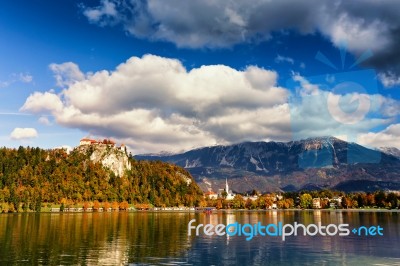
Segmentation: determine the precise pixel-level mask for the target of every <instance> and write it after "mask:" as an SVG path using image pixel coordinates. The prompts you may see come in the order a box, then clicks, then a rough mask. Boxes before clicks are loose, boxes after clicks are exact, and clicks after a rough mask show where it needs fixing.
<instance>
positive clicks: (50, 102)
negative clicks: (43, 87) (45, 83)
mask: <svg viewBox="0 0 400 266" xmlns="http://www.w3.org/2000/svg"><path fill="white" fill-rule="evenodd" d="M62 109H63V103H62V101H61V99H60V98H59V96H57V95H56V94H54V93H51V92H44V93H42V92H34V93H33V94H31V95H30V96H29V97H28V99H26V101H25V104H24V105H23V106H22V107H21V108H20V111H22V112H32V113H36V114H40V113H46V112H53V111H61V110H62Z"/></svg>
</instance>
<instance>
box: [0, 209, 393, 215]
mask: <svg viewBox="0 0 400 266" xmlns="http://www.w3.org/2000/svg"><path fill="white" fill-rule="evenodd" d="M286 211H289V212H386V213H388V212H393V213H398V212H400V210H398V209H392V210H388V209H273V210H247V209H220V210H212V211H211V212H208V213H206V214H212V213H244V212H265V213H268V212H286ZM27 213H28V214H40V213H57V214H69V213H205V212H204V211H202V210H126V211H64V212H61V211H43V212H8V213H3V212H2V213H0V215H1V214H27Z"/></svg>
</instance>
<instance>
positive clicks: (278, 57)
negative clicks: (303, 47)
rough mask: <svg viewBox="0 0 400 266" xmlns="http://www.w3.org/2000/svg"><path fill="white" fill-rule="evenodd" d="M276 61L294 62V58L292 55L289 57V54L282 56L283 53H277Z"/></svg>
mask: <svg viewBox="0 0 400 266" xmlns="http://www.w3.org/2000/svg"><path fill="white" fill-rule="evenodd" d="M275 62H276V63H284V62H286V63H289V64H292V65H293V64H294V59H293V58H291V57H287V56H282V55H279V54H278V55H277V56H276V57H275Z"/></svg>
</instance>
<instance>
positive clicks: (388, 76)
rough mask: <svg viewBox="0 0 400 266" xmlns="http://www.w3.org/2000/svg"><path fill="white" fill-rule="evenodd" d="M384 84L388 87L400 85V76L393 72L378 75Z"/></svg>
mask: <svg viewBox="0 0 400 266" xmlns="http://www.w3.org/2000/svg"><path fill="white" fill-rule="evenodd" d="M378 77H379V79H380V81H381V82H382V84H383V86H385V87H387V88H391V87H395V86H399V85H400V76H397V75H396V74H394V73H393V72H388V73H380V74H379V75H378Z"/></svg>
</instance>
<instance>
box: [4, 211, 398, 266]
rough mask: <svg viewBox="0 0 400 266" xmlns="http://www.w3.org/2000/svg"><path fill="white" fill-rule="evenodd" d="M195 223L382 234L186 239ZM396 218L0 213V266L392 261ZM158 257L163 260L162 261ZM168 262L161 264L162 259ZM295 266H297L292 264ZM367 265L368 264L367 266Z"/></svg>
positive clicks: (342, 214) (271, 213)
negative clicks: (333, 227) (366, 229)
mask: <svg viewBox="0 0 400 266" xmlns="http://www.w3.org/2000/svg"><path fill="white" fill-rule="evenodd" d="M191 219H196V223H195V224H200V223H203V224H207V223H211V224H214V225H215V224H218V223H222V224H229V223H234V222H236V221H237V222H239V223H242V224H243V223H256V222H261V223H262V224H264V225H266V224H269V223H275V224H276V223H278V222H282V223H291V224H293V223H294V222H295V221H297V222H298V223H303V224H308V223H316V222H319V221H320V222H321V223H322V224H324V225H326V224H330V223H333V224H339V223H349V224H350V226H360V225H365V226H371V225H378V224H379V225H380V226H382V227H383V228H384V230H385V231H384V232H385V235H384V236H383V237H377V238H368V237H361V238H360V237H358V238H357V237H356V236H353V235H350V236H348V237H321V236H318V237H310V236H299V237H293V236H292V237H288V238H287V239H286V241H285V242H283V241H282V240H281V239H280V238H279V237H259V236H257V237H254V238H253V239H252V240H251V241H246V240H245V237H243V236H242V237H237V236H233V237H230V238H229V239H228V238H227V237H226V236H225V237H218V236H204V235H203V234H201V236H198V237H196V236H194V235H192V236H188V235H187V225H188V222H189V221H190V220H191ZM399 224H400V213H390V212H389V213H387V212H358V211H343V212H342V211H335V212H328V211H319V212H313V211H267V212H265V211H260V212H258V211H257V212H256V211H243V212H230V211H229V212H217V213H213V214H211V215H206V214H203V213H196V214H193V213H152V212H138V213H127V212H121V213H61V214H46V213H42V214H6V215H0V244H1V248H0V265H8V264H21V263H22V261H24V260H26V261H27V262H29V264H43V265H59V264H68V265H70V264H88V265H98V264H109V265H117V264H127V263H132V262H135V263H152V264H157V263H160V262H168V259H169V260H175V259H177V260H180V261H182V260H184V261H187V262H189V263H192V264H203V265H210V264H217V265H218V264H240V265H252V264H264V265H265V264H266V265H268V264H270V265H278V264H281V265H282V264H294V265H296V261H297V262H299V261H301V262H302V263H304V264H310V265H314V264H315V265H318V264H323V263H324V262H325V261H328V262H329V261H330V262H332V264H335V263H339V262H343V261H345V262H347V264H351V262H352V260H353V259H354V258H355V257H356V256H361V255H362V256H365V257H367V256H370V255H371V256H375V257H376V259H379V258H380V259H382V258H383V257H389V258H390V257H392V258H393V257H396V256H397V255H396V256H395V255H393V254H394V252H395V249H393V247H395V246H397V245H398V243H399V241H400V228H399V226H398V225H399ZM163 258H164V260H163ZM166 258H167V259H166ZM297 264H298V263H297ZM366 264H368V263H366Z"/></svg>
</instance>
